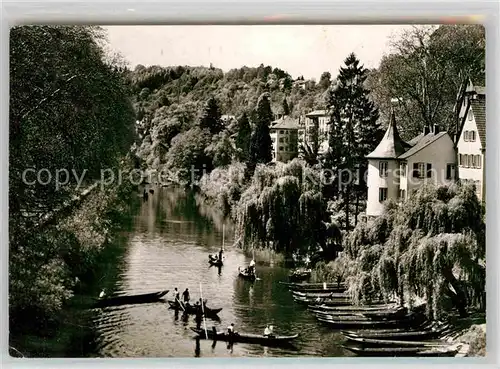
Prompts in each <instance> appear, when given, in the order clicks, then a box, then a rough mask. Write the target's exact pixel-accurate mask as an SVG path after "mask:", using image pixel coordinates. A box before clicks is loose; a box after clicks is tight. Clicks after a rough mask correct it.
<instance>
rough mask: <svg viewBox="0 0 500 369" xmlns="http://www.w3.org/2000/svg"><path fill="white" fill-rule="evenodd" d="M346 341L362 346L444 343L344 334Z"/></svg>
mask: <svg viewBox="0 0 500 369" xmlns="http://www.w3.org/2000/svg"><path fill="white" fill-rule="evenodd" d="M345 337H346V339H347V341H350V342H354V343H356V344H358V345H361V346H363V347H416V346H417V347H433V346H443V345H445V344H446V342H444V341H440V340H433V341H430V340H427V341H416V340H387V339H378V338H363V337H352V336H345Z"/></svg>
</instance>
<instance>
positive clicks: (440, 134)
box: [398, 131, 453, 160]
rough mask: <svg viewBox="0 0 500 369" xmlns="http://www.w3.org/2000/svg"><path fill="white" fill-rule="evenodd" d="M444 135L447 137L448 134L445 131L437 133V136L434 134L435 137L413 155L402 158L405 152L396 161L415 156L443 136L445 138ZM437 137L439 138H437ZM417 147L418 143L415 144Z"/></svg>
mask: <svg viewBox="0 0 500 369" xmlns="http://www.w3.org/2000/svg"><path fill="white" fill-rule="evenodd" d="M446 135H448V136H449V134H448V132H446V131H442V132H439V133H438V134H436V135H435V136H436V137H434V139H433V140H430V141H429V142H427V143H426V144H425V145H423V146H422V147H420V148H419V149H418V150H417V151H415V152H414V153H412V154H411V155H409V156H407V157H403V156H404V155H405V154H406V153H407V152H405V153H402V154H401V155H399V156H398V159H400V160H406V159H408V158H411V157H412V156H413V155H415V154H417V153H419V152H420V151H422V150H423V149H425V148H426V147H427V146H429V145H430V144H431V143H434V142H436V141H437V140H439V139H440V138H441V137H444V136H446ZM438 136H439V137H438ZM424 137H425V136H424ZM450 138H451V137H450ZM451 142H453V139H452V140H451ZM417 145H418V143H417ZM410 150H411V149H410ZM410 150H408V151H410Z"/></svg>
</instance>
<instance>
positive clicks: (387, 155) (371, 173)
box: [366, 110, 410, 217]
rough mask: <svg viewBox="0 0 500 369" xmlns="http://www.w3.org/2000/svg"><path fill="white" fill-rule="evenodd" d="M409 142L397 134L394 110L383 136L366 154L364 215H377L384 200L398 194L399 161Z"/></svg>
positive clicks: (381, 210) (382, 208)
mask: <svg viewBox="0 0 500 369" xmlns="http://www.w3.org/2000/svg"><path fill="white" fill-rule="evenodd" d="M409 147H410V145H409V144H407V143H406V142H404V141H403V140H402V139H401V137H400V136H399V132H398V128H397V126H396V118H395V116H394V110H393V111H392V112H391V119H390V122H389V126H388V127H387V131H386V132H385V135H384V137H383V138H382V140H381V141H380V143H379V144H378V146H377V147H376V148H375V150H373V151H372V152H371V153H370V154H368V155H367V156H366V158H367V159H368V177H367V185H368V200H367V204H366V215H367V216H369V217H374V216H379V215H380V214H382V212H383V210H384V202H385V201H386V200H388V199H394V200H396V199H397V198H398V196H399V161H398V159H397V158H398V156H399V155H401V154H403V153H404V152H405V151H406V150H407V149H408V148H409Z"/></svg>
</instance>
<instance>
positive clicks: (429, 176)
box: [427, 163, 432, 178]
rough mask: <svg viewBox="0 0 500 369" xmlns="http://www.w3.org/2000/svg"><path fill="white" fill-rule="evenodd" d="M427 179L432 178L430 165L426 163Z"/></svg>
mask: <svg viewBox="0 0 500 369" xmlns="http://www.w3.org/2000/svg"><path fill="white" fill-rule="evenodd" d="M427 178H432V164H431V163H427Z"/></svg>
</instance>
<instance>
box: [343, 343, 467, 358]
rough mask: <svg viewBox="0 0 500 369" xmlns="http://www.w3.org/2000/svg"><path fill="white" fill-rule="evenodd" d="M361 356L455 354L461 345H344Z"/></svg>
mask: <svg viewBox="0 0 500 369" xmlns="http://www.w3.org/2000/svg"><path fill="white" fill-rule="evenodd" d="M342 347H343V348H345V349H347V350H349V351H352V352H354V353H355V354H357V355H360V356H391V357H393V356H455V355H456V354H457V353H458V352H459V346H457V345H453V346H450V345H447V346H441V347H435V348H433V349H429V347H420V346H418V347H357V346H342Z"/></svg>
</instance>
